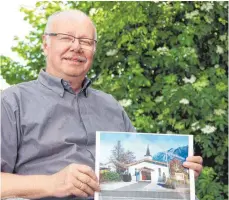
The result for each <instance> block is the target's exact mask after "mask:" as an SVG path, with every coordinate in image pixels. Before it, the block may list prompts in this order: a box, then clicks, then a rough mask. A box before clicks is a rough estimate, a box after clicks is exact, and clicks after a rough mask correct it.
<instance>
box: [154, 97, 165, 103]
mask: <svg viewBox="0 0 229 200" xmlns="http://www.w3.org/2000/svg"><path fill="white" fill-rule="evenodd" d="M163 98H164V97H163V96H159V97H156V99H155V102H157V103H159V102H162V100H163Z"/></svg>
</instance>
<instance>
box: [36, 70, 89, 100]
mask: <svg viewBox="0 0 229 200" xmlns="http://www.w3.org/2000/svg"><path fill="white" fill-rule="evenodd" d="M38 81H39V82H40V83H41V84H42V85H44V86H45V87H47V88H49V89H51V90H52V91H54V92H55V93H57V94H59V95H60V96H61V97H63V96H64V92H65V90H68V91H69V86H68V84H66V83H68V82H67V81H65V80H63V79H61V78H58V77H55V76H52V75H50V74H48V73H47V72H45V69H41V71H40V73H39V76H38ZM90 84H91V80H90V79H88V78H87V77H85V79H84V81H83V83H82V88H81V90H80V92H79V93H81V92H83V94H84V96H85V97H88V87H89V86H90ZM70 92H71V91H70Z"/></svg>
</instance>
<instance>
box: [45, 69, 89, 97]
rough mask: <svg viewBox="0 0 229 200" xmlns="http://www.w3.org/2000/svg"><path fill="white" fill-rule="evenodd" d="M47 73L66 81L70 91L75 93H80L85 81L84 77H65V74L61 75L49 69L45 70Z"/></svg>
mask: <svg viewBox="0 0 229 200" xmlns="http://www.w3.org/2000/svg"><path fill="white" fill-rule="evenodd" d="M45 71H46V72H47V73H49V74H50V75H52V76H55V77H58V78H61V79H63V80H65V81H68V82H69V83H70V85H71V87H72V89H73V90H74V91H75V92H76V93H77V92H79V91H80V89H81V87H82V83H83V81H84V79H85V77H80V76H78V77H74V76H67V75H65V74H62V73H58V72H56V71H53V70H52V69H51V68H48V67H47V68H46V70H45Z"/></svg>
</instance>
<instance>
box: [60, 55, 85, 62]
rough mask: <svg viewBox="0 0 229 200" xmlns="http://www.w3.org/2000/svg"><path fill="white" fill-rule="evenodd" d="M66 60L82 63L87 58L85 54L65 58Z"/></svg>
mask: <svg viewBox="0 0 229 200" xmlns="http://www.w3.org/2000/svg"><path fill="white" fill-rule="evenodd" d="M64 60H68V61H73V62H80V63H85V62H87V58H85V57H83V56H77V57H74V58H64Z"/></svg>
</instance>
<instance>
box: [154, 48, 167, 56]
mask: <svg viewBox="0 0 229 200" xmlns="http://www.w3.org/2000/svg"><path fill="white" fill-rule="evenodd" d="M157 51H158V52H159V54H160V55H163V54H166V53H167V52H168V51H169V49H168V48H167V47H158V48H157Z"/></svg>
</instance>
